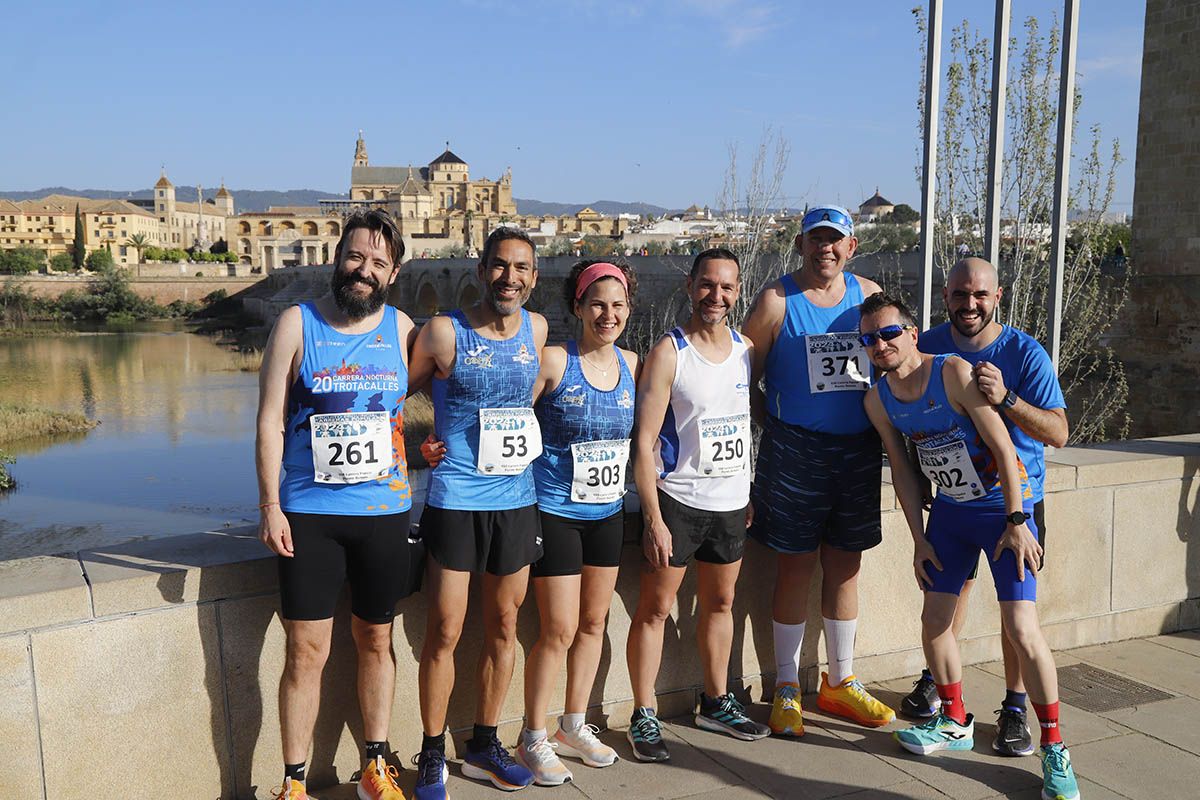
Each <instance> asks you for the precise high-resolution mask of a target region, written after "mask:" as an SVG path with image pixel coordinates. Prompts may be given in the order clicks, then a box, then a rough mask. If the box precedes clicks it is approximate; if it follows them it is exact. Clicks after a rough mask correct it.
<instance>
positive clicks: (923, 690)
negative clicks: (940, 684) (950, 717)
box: [900, 669, 942, 719]
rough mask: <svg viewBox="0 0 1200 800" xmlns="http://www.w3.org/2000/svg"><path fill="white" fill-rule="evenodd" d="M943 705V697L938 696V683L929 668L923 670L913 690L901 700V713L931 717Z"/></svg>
mask: <svg viewBox="0 0 1200 800" xmlns="http://www.w3.org/2000/svg"><path fill="white" fill-rule="evenodd" d="M941 707H942V698H940V697H938V693H937V684H935V683H934V682H933V675H931V674H930V673H929V670H927V669H923V670H921V677H919V678H917V679H916V680H915V681H913V690H912V691H911V692H909V693H908V695H907V696H906V697H905V698H904V699H903V700H901V701H900V713H901V714H903V715H904V716H906V717H916V718H917V719H929V718H930V717H932V716H933V715H934V714H936V713H937V712H938V709H939V708H941Z"/></svg>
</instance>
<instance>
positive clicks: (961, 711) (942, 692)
mask: <svg viewBox="0 0 1200 800" xmlns="http://www.w3.org/2000/svg"><path fill="white" fill-rule="evenodd" d="M937 693H938V697H940V698H941V700H942V713H943V714H945V715H946V716H947V717H949V718H950V719H952V720H954V721H955V722H957V723H958V724H959V725H966V724H967V709H966V706H964V705H963V696H962V681H959V682H958V683H946V684H941V683H939V684H937Z"/></svg>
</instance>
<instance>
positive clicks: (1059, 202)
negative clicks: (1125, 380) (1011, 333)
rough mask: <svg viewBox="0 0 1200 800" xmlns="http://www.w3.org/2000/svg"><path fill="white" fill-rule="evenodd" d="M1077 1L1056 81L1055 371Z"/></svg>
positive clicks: (1067, 6)
mask: <svg viewBox="0 0 1200 800" xmlns="http://www.w3.org/2000/svg"><path fill="white" fill-rule="evenodd" d="M1078 21H1079V0H1064V3H1063V48H1062V73H1061V75H1060V76H1059V79H1058V151H1057V154H1056V160H1055V162H1054V218H1053V227H1052V229H1051V233H1050V243H1051V246H1050V287H1049V288H1050V296H1049V298H1048V300H1049V308H1048V309H1047V319H1046V334H1047V338H1048V339H1049V341H1048V343H1047V344H1048V345H1049V346H1048V348H1047V349H1048V350H1049V351H1050V360H1051V361H1052V362H1053V363H1054V369H1055V371H1057V370H1058V368H1059V349H1060V345H1061V343H1062V308H1063V269H1064V267H1065V263H1066V250H1067V211H1068V208H1067V207H1068V206H1069V205H1070V186H1069V182H1070V173H1071V129H1072V126H1073V125H1074V117H1075V42H1076V39H1077V38H1078V36H1077V35H1076V34H1077V33H1078V30H1079V26H1078V24H1077V23H1078Z"/></svg>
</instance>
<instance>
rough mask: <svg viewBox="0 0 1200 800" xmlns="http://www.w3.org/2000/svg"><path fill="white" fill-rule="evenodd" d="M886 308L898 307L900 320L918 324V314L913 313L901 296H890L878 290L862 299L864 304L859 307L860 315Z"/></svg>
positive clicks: (907, 323)
mask: <svg viewBox="0 0 1200 800" xmlns="http://www.w3.org/2000/svg"><path fill="white" fill-rule="evenodd" d="M885 308H894V309H896V313H897V314H899V315H900V321H901V322H903V323H904V324H905V325H913V326H915V325H916V324H917V318H916V315H914V314H913V312H912V309H910V308H909V307H908V305H907V304H906V303H905V302H904V301H903V300H901V299H900V298H899V297H890V296H889V295H886V294H884V293H883V292H876V293H875V294H873V295H871V296H870V297H868V298H867V299H866V300H863V301H862V305H861V306H859V307H858V313H859V317H860V318H861V317H865V316H867V315H868V314H877V313H879V312H880V311H883V310H884V309H885ZM859 327H860V328H861V327H862V324H861V322H860V323H859Z"/></svg>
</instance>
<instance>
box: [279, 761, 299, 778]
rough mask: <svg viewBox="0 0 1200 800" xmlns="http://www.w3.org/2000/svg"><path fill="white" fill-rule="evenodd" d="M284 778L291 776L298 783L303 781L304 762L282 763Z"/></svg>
mask: <svg viewBox="0 0 1200 800" xmlns="http://www.w3.org/2000/svg"><path fill="white" fill-rule="evenodd" d="M283 777H284V779H287V778H291V779H292V780H294V781H296V782H298V783H304V762H303V761H301V762H300V763H299V764H284V765H283Z"/></svg>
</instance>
